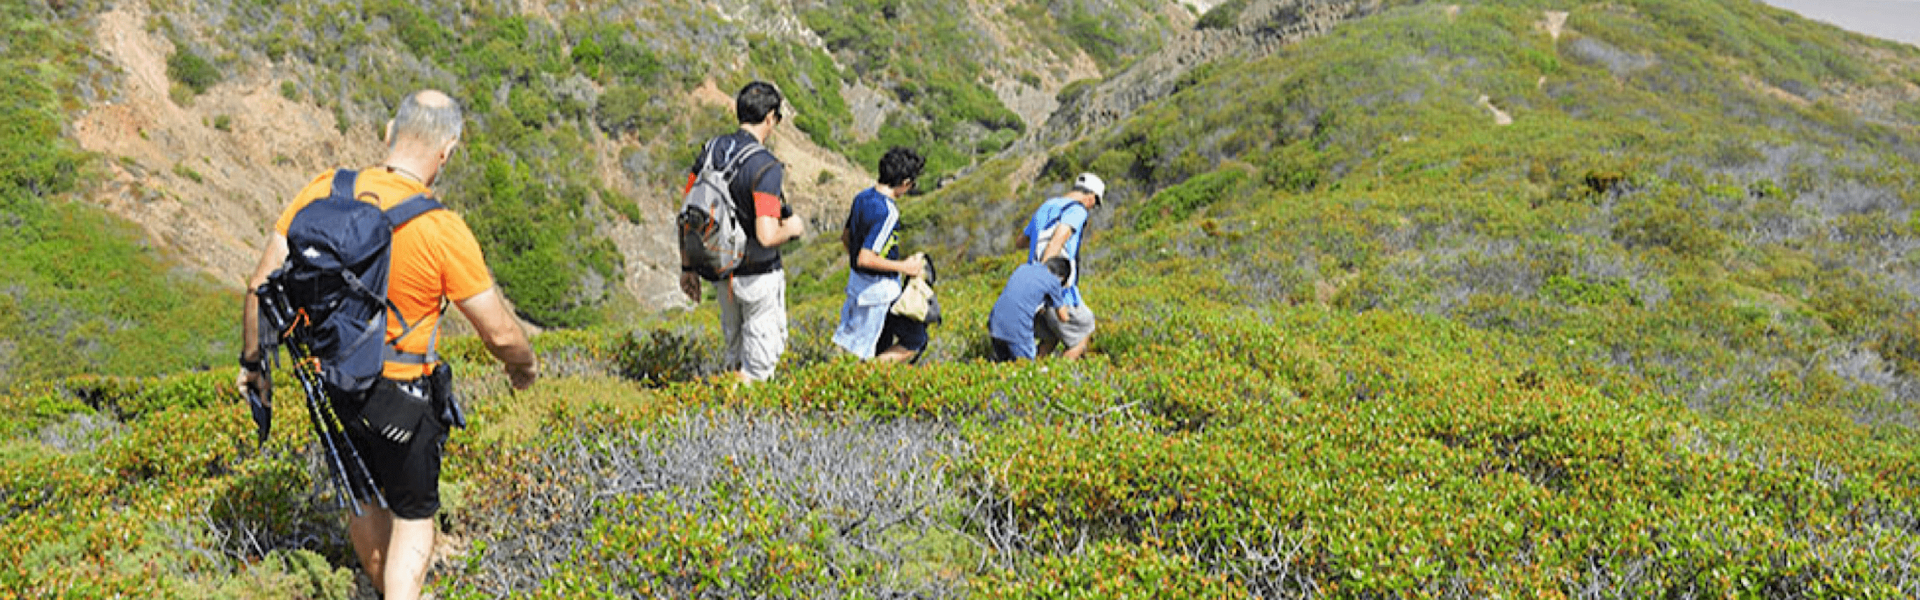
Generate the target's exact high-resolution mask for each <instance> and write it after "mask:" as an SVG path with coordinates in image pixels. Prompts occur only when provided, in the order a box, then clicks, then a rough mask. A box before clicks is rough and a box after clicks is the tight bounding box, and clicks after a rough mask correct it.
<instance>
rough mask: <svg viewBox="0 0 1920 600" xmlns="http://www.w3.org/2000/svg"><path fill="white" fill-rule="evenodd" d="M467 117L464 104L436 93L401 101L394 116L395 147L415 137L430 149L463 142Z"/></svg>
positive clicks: (393, 141)
mask: <svg viewBox="0 0 1920 600" xmlns="http://www.w3.org/2000/svg"><path fill="white" fill-rule="evenodd" d="M462 126H463V117H462V116H461V114H460V104H459V103H457V102H454V101H453V98H449V97H447V95H446V94H442V93H440V92H437V91H434V90H421V91H418V92H414V93H411V94H407V97H406V98H404V99H402V100H401V101H400V110H398V111H395V112H394V114H393V139H392V140H388V142H387V143H388V144H389V145H392V144H393V143H395V142H396V141H398V140H400V139H401V138H412V139H414V140H416V141H420V142H425V143H426V144H427V145H430V146H439V145H442V144H446V143H447V142H451V141H454V140H457V139H460V130H461V127H462Z"/></svg>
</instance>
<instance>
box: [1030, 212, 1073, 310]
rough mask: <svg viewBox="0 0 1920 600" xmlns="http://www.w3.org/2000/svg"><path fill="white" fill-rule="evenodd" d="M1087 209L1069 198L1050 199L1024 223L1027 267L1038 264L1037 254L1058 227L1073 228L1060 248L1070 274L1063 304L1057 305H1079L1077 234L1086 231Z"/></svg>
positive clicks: (1038, 257)
mask: <svg viewBox="0 0 1920 600" xmlns="http://www.w3.org/2000/svg"><path fill="white" fill-rule="evenodd" d="M1087 217H1088V215H1087V207H1086V205H1084V204H1081V203H1079V202H1078V201H1075V200H1073V199H1071V198H1053V199H1050V200H1047V201H1046V202H1042V203H1040V208H1039V209H1036V210H1034V211H1033V219H1032V220H1030V221H1028V222H1027V229H1026V234H1027V239H1028V240H1029V241H1031V242H1032V244H1033V245H1032V246H1030V247H1028V248H1027V264H1039V262H1040V253H1041V252H1046V251H1047V244H1050V243H1052V242H1053V234H1054V231H1055V230H1056V228H1058V227H1062V226H1065V227H1071V228H1073V235H1072V236H1069V237H1068V238H1067V245H1066V246H1063V247H1061V248H1060V254H1061V255H1062V256H1065V257H1067V260H1070V261H1073V266H1074V269H1073V275H1072V276H1071V277H1069V278H1068V279H1067V290H1066V293H1065V294H1063V295H1062V297H1063V298H1065V302H1064V303H1062V304H1061V306H1080V304H1081V302H1080V234H1082V233H1086V231H1087Z"/></svg>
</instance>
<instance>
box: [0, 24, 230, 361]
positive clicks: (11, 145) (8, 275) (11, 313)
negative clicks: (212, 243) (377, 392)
mask: <svg viewBox="0 0 1920 600" xmlns="http://www.w3.org/2000/svg"><path fill="white" fill-rule="evenodd" d="M0 34H4V37H5V38H6V39H7V40H8V43H7V44H6V45H5V46H4V48H0V83H3V84H4V85H0V89H4V91H0V111H4V113H0V122H4V123H5V124H4V125H0V222H4V223H5V227H4V228H0V247H5V248H6V252H4V253H0V281H4V282H6V283H5V284H4V285H0V385H5V384H9V383H12V382H17V381H31V380H37V379H50V378H58V377H64V376H69V375H76V374H81V373H93V374H108V375H158V374H162V373H168V372H176V371H180V370H184V369H191V368H206V367H207V366H208V365H212V364H221V363H224V362H225V361H226V360H227V359H228V357H230V356H231V355H232V354H233V353H234V352H236V351H237V350H236V349H235V348H234V347H232V346H231V344H230V343H229V342H231V341H232V340H231V336H229V335H227V334H226V331H227V329H228V328H229V327H230V321H229V320H227V319H226V318H222V317H219V316H218V315H221V314H224V313H227V312H229V311H230V309H231V307H233V306H235V305H236V304H237V302H238V301H237V299H235V298H233V297H231V296H228V295H225V294H221V293H219V292H218V291H217V290H218V288H217V286H215V285H213V283H212V282H210V281H207V280H206V279H205V278H204V277H199V276H194V275H190V274H186V273H185V272H184V271H181V270H177V269H175V268H174V267H173V266H172V265H171V264H170V262H169V261H168V260H167V259H166V258H165V257H163V256H159V255H158V254H157V253H155V252H153V251H152V249H151V248H149V247H147V246H146V245H145V244H144V243H142V242H140V241H138V240H140V238H141V234H140V233H139V232H138V231H137V228H135V227H134V226H133V225H131V224H129V223H126V222H124V221H122V220H120V219H116V218H114V217H112V216H110V215H107V214H106V213H105V212H104V211H100V210H97V209H93V208H91V207H87V206H83V205H78V204H72V203H69V202H67V193H68V192H71V191H73V190H74V189H76V188H77V187H80V186H83V185H85V181H86V179H85V177H86V176H85V173H86V172H87V169H88V168H89V165H90V161H91V160H92V158H91V157H88V156H85V155H83V154H81V153H80V152H79V151H78V150H77V149H75V148H74V147H73V145H72V144H71V143H69V142H68V141H67V140H65V139H64V138H62V137H61V126H62V125H61V124H62V122H63V118H64V114H65V113H64V111H66V110H69V109H72V108H73V107H71V106H65V105H63V104H62V103H61V99H62V94H63V92H64V91H65V90H66V89H67V86H69V85H71V82H72V81H73V80H74V79H75V78H76V77H82V76H84V74H85V67H84V66H83V62H82V59H83V57H84V53H85V49H84V48H83V47H81V46H80V45H79V44H80V42H79V41H78V40H79V38H78V37H76V36H75V35H74V34H73V33H72V32H71V31H70V30H68V29H67V28H66V27H65V26H64V25H63V24H62V23H61V22H60V21H59V20H57V19H54V18H51V16H50V15H47V14H44V13H41V12H40V11H39V10H37V9H36V8H34V7H31V6H21V5H16V4H9V5H8V6H7V7H6V8H5V9H3V11H0Z"/></svg>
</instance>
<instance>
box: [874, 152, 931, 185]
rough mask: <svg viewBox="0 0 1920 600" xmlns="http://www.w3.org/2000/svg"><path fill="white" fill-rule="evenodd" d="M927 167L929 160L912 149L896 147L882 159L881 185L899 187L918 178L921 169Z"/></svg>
mask: <svg viewBox="0 0 1920 600" xmlns="http://www.w3.org/2000/svg"><path fill="white" fill-rule="evenodd" d="M925 166H927V159H924V158H921V157H920V154H919V153H917V152H914V151H913V149H911V148H903V147H900V146H894V147H893V148H890V149H888V150H887V155H886V156H882V157H880V185H884V186H889V187H891V186H897V185H900V184H902V183H906V182H907V180H908V179H914V178H918V177H919V176H920V168H921V167H925Z"/></svg>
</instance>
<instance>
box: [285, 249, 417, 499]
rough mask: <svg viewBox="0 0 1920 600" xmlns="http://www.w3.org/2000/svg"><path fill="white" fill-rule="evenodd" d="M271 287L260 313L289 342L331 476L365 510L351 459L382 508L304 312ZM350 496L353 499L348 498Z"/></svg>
mask: <svg viewBox="0 0 1920 600" xmlns="http://www.w3.org/2000/svg"><path fill="white" fill-rule="evenodd" d="M268 287H274V286H272V284H269V285H268V286H263V287H262V289H261V290H260V293H259V294H257V296H258V297H259V298H260V307H261V311H260V314H261V315H262V316H263V317H265V318H266V319H267V320H268V322H269V324H270V325H272V326H273V328H274V330H276V331H280V332H282V340H283V341H285V342H287V343H286V344H285V345H286V347H287V358H288V359H290V362H291V363H292V364H291V365H290V368H291V370H292V371H293V375H294V378H295V379H298V380H299V381H300V387H301V390H302V391H304V392H305V395H306V397H307V416H308V421H309V422H310V423H311V424H312V425H313V434H314V437H317V438H320V443H321V446H322V447H323V448H324V449H325V450H326V453H327V458H328V459H329V461H328V465H327V466H328V467H330V468H329V469H328V470H330V471H333V474H334V477H333V478H332V479H333V483H334V487H335V488H336V489H338V490H339V491H340V492H342V495H341V498H342V499H341V502H342V503H346V504H348V505H349V506H348V508H350V509H352V510H353V514H354V515H355V516H359V515H361V514H362V511H361V510H360V502H361V501H362V499H363V495H362V494H361V493H360V492H359V490H358V489H356V488H355V487H354V485H353V482H352V480H351V479H350V477H351V476H350V475H349V474H348V472H347V471H348V469H347V462H346V459H351V460H352V461H353V466H354V467H356V468H357V469H358V473H359V474H360V475H361V476H362V478H363V479H365V480H366V483H365V486H364V487H365V489H367V490H369V491H370V492H371V493H372V496H373V497H374V499H375V501H377V502H378V503H379V505H380V507H381V508H386V507H387V499H386V496H385V494H382V493H381V492H380V486H379V485H377V484H376V483H375V482H374V481H373V473H372V471H370V470H369V469H367V465H366V462H365V461H363V460H361V458H360V453H359V451H358V450H357V449H355V448H354V446H353V441H352V440H350V439H347V437H346V435H345V434H346V427H345V425H344V424H342V423H341V422H340V417H339V415H338V414H335V413H334V411H333V404H332V402H331V401H330V400H328V399H327V396H326V391H325V389H324V388H323V387H322V386H321V384H320V374H319V365H317V364H316V363H315V362H314V361H313V360H311V359H310V355H309V353H308V352H307V349H308V343H307V340H306V338H305V336H304V335H303V333H304V328H303V327H299V325H300V322H301V321H303V320H304V315H295V314H293V312H292V311H291V310H290V308H289V307H288V306H286V305H285V304H284V303H283V302H281V300H282V298H283V296H281V295H280V294H284V293H285V292H284V290H282V289H278V288H277V287H275V289H272V290H268V289H267V288H268ZM343 445H344V446H346V449H347V456H346V457H342V456H341V452H340V446H343ZM347 498H351V499H352V500H351V501H349V500H347Z"/></svg>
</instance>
